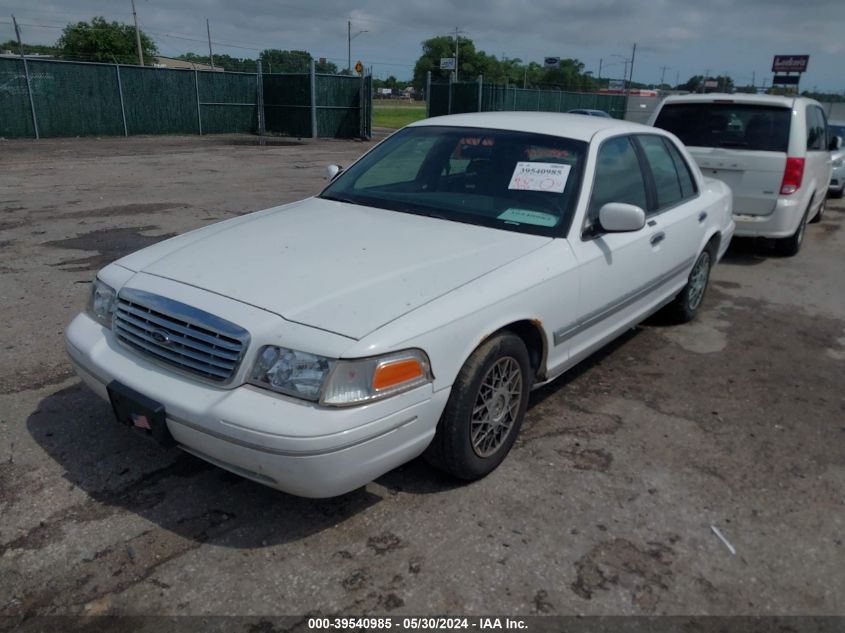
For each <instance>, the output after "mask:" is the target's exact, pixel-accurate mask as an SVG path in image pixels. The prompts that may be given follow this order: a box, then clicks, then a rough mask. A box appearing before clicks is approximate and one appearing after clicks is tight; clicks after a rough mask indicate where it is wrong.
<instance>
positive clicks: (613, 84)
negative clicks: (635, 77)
mask: <svg viewBox="0 0 845 633" xmlns="http://www.w3.org/2000/svg"><path fill="white" fill-rule="evenodd" d="M607 87H608V88H609V89H610V90H625V80H624V79H611V80H610V81H608V82H607Z"/></svg>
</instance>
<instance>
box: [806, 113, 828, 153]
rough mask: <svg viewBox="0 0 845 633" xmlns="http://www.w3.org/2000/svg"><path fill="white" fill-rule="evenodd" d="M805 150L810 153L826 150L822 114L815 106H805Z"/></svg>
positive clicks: (825, 134)
mask: <svg viewBox="0 0 845 633" xmlns="http://www.w3.org/2000/svg"><path fill="white" fill-rule="evenodd" d="M806 116H807V149H808V150H811V151H826V150H827V138H826V137H827V133H826V131H825V130H826V128H827V125H826V124H825V120H824V114H823V113H822V111H821V110H820V109H819V108H817V107H816V106H807V110H806Z"/></svg>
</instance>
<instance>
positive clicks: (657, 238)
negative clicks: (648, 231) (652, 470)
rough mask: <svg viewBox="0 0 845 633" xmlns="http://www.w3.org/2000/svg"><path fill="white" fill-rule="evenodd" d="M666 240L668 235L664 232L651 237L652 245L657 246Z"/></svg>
mask: <svg viewBox="0 0 845 633" xmlns="http://www.w3.org/2000/svg"><path fill="white" fill-rule="evenodd" d="M665 238H666V234H665V233H664V232H663V231H660V233H655V234H654V235H652V236H651V245H652V246H657V245H658V244H660V242H662V241H663V240H664V239H665Z"/></svg>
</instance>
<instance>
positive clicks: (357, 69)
mask: <svg viewBox="0 0 845 633" xmlns="http://www.w3.org/2000/svg"><path fill="white" fill-rule="evenodd" d="M355 72H356V73H358V74H359V75H360V74H361V73H363V72H364V64H362V63H361V60H360V59H359V60H358V61H357V62H355Z"/></svg>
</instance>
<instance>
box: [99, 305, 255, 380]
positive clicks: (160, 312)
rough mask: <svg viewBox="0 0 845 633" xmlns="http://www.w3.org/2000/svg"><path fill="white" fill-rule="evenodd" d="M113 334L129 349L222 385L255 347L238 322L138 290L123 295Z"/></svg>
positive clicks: (116, 310)
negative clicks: (236, 323) (249, 347)
mask: <svg viewBox="0 0 845 633" xmlns="http://www.w3.org/2000/svg"><path fill="white" fill-rule="evenodd" d="M112 329H113V331H114V334H115V336H116V337H117V339H118V340H119V341H120V342H121V343H123V344H125V345H127V346H128V347H131V348H132V349H134V350H136V351H138V352H140V353H142V354H144V355H146V356H149V357H151V358H153V359H155V360H156V361H159V362H162V363H165V364H167V365H171V366H172V367H175V368H177V369H178V370H180V371H182V372H186V373H188V374H192V375H195V376H199V377H200V378H203V379H205V380H210V381H213V382H217V383H225V382H227V381H229V380H231V379H232V377H233V376H234V375H235V372H236V371H237V370H238V366H239V365H240V363H241V359H242V358H243V355H244V352H245V351H246V347H247V344H248V342H249V333H248V332H247V331H246V330H244V329H243V328H241V327H239V326H237V325H235V324H234V323H231V322H229V321H226V320H224V319H221V318H220V317H216V316H214V315H213V314H209V313H208V312H204V311H202V310H198V309H197V308H193V307H191V306H189V305H187V304H184V303H180V302H178V301H173V300H172V299H167V298H165V297H161V296H159V295H155V294H152V293H149V292H144V291H141V290H134V289H124V290H122V291H121V292H120V294H119V295H118V300H117V307H116V309H115V312H114V319H113V324H112Z"/></svg>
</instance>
